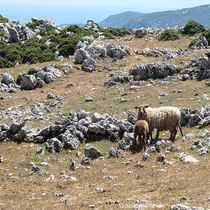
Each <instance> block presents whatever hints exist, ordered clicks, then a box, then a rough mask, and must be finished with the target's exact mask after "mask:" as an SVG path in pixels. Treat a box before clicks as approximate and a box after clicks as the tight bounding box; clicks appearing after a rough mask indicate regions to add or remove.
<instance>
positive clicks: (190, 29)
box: [182, 21, 205, 36]
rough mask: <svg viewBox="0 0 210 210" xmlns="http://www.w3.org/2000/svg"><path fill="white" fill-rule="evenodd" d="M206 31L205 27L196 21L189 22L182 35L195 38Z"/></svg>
mask: <svg viewBox="0 0 210 210" xmlns="http://www.w3.org/2000/svg"><path fill="white" fill-rule="evenodd" d="M204 31H205V27H204V26H203V25H201V24H200V23H197V22H196V21H189V22H188V23H187V24H186V26H185V27H184V28H183V30H182V33H183V34H185V35H189V36H193V35H194V34H198V33H201V32H204Z"/></svg>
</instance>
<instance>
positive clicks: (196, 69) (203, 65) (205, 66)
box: [183, 51, 210, 80]
mask: <svg viewBox="0 0 210 210" xmlns="http://www.w3.org/2000/svg"><path fill="white" fill-rule="evenodd" d="M189 66H190V67H192V68H193V69H192V70H191V69H185V70H184V72H183V74H185V75H186V78H191V79H197V80H204V79H208V78H210V51H208V52H206V54H205V55H202V56H201V57H200V58H199V59H198V60H191V61H190V64H189Z"/></svg>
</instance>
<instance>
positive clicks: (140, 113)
mask: <svg viewBox="0 0 210 210" xmlns="http://www.w3.org/2000/svg"><path fill="white" fill-rule="evenodd" d="M146 108H148V105H140V106H136V107H135V109H138V116H139V117H142V116H143V115H144V114H145V113H146Z"/></svg>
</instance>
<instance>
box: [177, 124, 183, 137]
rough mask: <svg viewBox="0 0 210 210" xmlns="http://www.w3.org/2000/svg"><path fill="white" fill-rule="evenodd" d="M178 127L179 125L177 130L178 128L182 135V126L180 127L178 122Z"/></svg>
mask: <svg viewBox="0 0 210 210" xmlns="http://www.w3.org/2000/svg"><path fill="white" fill-rule="evenodd" d="M178 127H179V130H180V132H181V135H182V137H183V136H184V135H183V132H182V127H181V125H180V124H179V125H178Z"/></svg>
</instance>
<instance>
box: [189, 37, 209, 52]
mask: <svg viewBox="0 0 210 210" xmlns="http://www.w3.org/2000/svg"><path fill="white" fill-rule="evenodd" d="M208 48H209V44H208V41H207V40H206V37H205V36H203V37H201V38H200V39H199V40H198V41H197V42H196V43H195V44H194V45H193V46H192V47H191V49H193V50H200V49H208Z"/></svg>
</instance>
